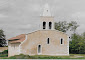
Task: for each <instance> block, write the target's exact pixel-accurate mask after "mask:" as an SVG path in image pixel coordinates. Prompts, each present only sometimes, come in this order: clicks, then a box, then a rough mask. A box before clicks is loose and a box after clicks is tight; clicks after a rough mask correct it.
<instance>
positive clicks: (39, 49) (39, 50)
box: [38, 45, 41, 54]
mask: <svg viewBox="0 0 85 60" xmlns="http://www.w3.org/2000/svg"><path fill="white" fill-rule="evenodd" d="M38 54H41V45H38Z"/></svg>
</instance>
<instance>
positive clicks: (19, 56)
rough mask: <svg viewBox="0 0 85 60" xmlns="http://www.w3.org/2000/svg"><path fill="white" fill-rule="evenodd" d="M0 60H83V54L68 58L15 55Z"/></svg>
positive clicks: (84, 57) (72, 55) (84, 55)
mask: <svg viewBox="0 0 85 60" xmlns="http://www.w3.org/2000/svg"><path fill="white" fill-rule="evenodd" d="M0 59H85V54H70V55H69V56H48V55H34V56H29V55H23V54H20V55H15V56H11V57H1V58H0Z"/></svg>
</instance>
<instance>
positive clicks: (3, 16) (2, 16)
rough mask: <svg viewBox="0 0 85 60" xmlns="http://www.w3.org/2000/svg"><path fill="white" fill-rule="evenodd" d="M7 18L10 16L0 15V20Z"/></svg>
mask: <svg viewBox="0 0 85 60" xmlns="http://www.w3.org/2000/svg"><path fill="white" fill-rule="evenodd" d="M5 17H8V16H6V15H3V14H0V18H5Z"/></svg>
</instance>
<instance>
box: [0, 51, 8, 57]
mask: <svg viewBox="0 0 85 60" xmlns="http://www.w3.org/2000/svg"><path fill="white" fill-rule="evenodd" d="M0 57H8V50H4V51H3V52H1V53H0Z"/></svg>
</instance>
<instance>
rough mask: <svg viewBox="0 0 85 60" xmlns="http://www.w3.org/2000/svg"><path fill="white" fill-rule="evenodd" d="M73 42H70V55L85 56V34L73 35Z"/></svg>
mask: <svg viewBox="0 0 85 60" xmlns="http://www.w3.org/2000/svg"><path fill="white" fill-rule="evenodd" d="M71 39H72V41H70V45H69V46H70V48H69V51H70V53H74V54H85V33H83V34H81V35H79V34H76V33H74V34H72V37H71Z"/></svg>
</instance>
